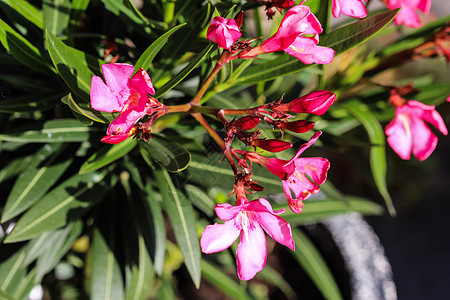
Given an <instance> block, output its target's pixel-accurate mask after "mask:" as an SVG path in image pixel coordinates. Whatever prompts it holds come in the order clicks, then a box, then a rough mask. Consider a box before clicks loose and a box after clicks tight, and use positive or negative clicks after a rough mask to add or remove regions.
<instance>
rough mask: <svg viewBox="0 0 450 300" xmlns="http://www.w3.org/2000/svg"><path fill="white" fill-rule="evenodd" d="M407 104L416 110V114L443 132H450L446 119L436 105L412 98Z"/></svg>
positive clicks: (445, 133)
mask: <svg viewBox="0 0 450 300" xmlns="http://www.w3.org/2000/svg"><path fill="white" fill-rule="evenodd" d="M407 106H408V107H409V108H411V109H412V110H414V114H415V115H417V116H418V117H419V118H421V119H422V120H424V121H426V122H428V123H430V124H431V125H433V126H434V127H436V128H437V129H439V131H440V132H442V134H444V135H447V134H448V131H447V127H446V126H445V123H444V120H443V119H442V117H441V115H440V114H439V113H438V112H437V111H436V110H435V106H434V105H426V104H423V103H421V102H419V101H414V100H410V101H408V102H407Z"/></svg>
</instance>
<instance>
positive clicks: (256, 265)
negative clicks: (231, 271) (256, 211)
mask: <svg viewBox="0 0 450 300" xmlns="http://www.w3.org/2000/svg"><path fill="white" fill-rule="evenodd" d="M266 252H267V250H266V237H265V235H264V232H263V230H262V229H261V227H260V226H259V225H258V224H256V223H255V222H251V223H250V224H249V226H248V227H247V230H242V234H241V239H240V242H239V246H238V249H237V251H236V256H237V269H238V276H239V279H241V280H250V279H252V278H253V277H255V275H256V273H258V272H259V271H261V270H262V269H263V268H264V266H265V264H266Z"/></svg>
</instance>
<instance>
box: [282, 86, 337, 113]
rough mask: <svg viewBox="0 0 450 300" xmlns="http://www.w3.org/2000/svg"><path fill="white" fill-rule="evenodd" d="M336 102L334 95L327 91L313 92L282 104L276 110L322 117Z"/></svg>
mask: <svg viewBox="0 0 450 300" xmlns="http://www.w3.org/2000/svg"><path fill="white" fill-rule="evenodd" d="M335 100H336V94H334V93H333V92H329V91H322V90H318V91H314V92H311V93H309V94H307V95H304V96H302V97H299V98H297V99H294V100H292V101H290V102H287V103H282V104H280V105H279V106H278V107H276V108H275V109H276V110H280V111H287V112H293V113H307V114H314V115H319V116H321V115H323V114H324V113H325V112H326V111H327V110H328V108H329V107H330V106H331V105H332V104H333V103H334V101H335Z"/></svg>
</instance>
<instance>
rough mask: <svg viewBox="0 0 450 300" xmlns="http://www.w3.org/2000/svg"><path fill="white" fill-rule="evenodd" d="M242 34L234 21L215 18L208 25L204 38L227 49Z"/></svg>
mask: <svg viewBox="0 0 450 300" xmlns="http://www.w3.org/2000/svg"><path fill="white" fill-rule="evenodd" d="M241 35H242V33H241V32H240V31H239V27H238V25H237V23H236V21H235V20H234V19H225V18H222V17H215V18H213V19H212V20H211V23H210V24H209V27H208V31H207V33H206V38H207V39H208V40H210V41H212V42H214V43H216V44H218V45H219V47H222V48H224V49H229V48H230V47H231V45H233V44H234V43H235V42H236V41H237V40H238V39H239V38H240V37H241Z"/></svg>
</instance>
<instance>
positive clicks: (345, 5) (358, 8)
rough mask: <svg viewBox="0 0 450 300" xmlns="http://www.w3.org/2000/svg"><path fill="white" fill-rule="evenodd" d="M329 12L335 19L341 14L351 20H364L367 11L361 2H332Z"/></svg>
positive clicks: (337, 0) (334, 0)
mask: <svg viewBox="0 0 450 300" xmlns="http://www.w3.org/2000/svg"><path fill="white" fill-rule="evenodd" d="M331 11H332V12H333V16H334V17H335V18H339V16H340V15H341V13H342V14H344V15H346V16H349V17H353V18H365V17H366V16H367V10H366V7H365V6H364V4H363V2H362V0H333V2H331Z"/></svg>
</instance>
